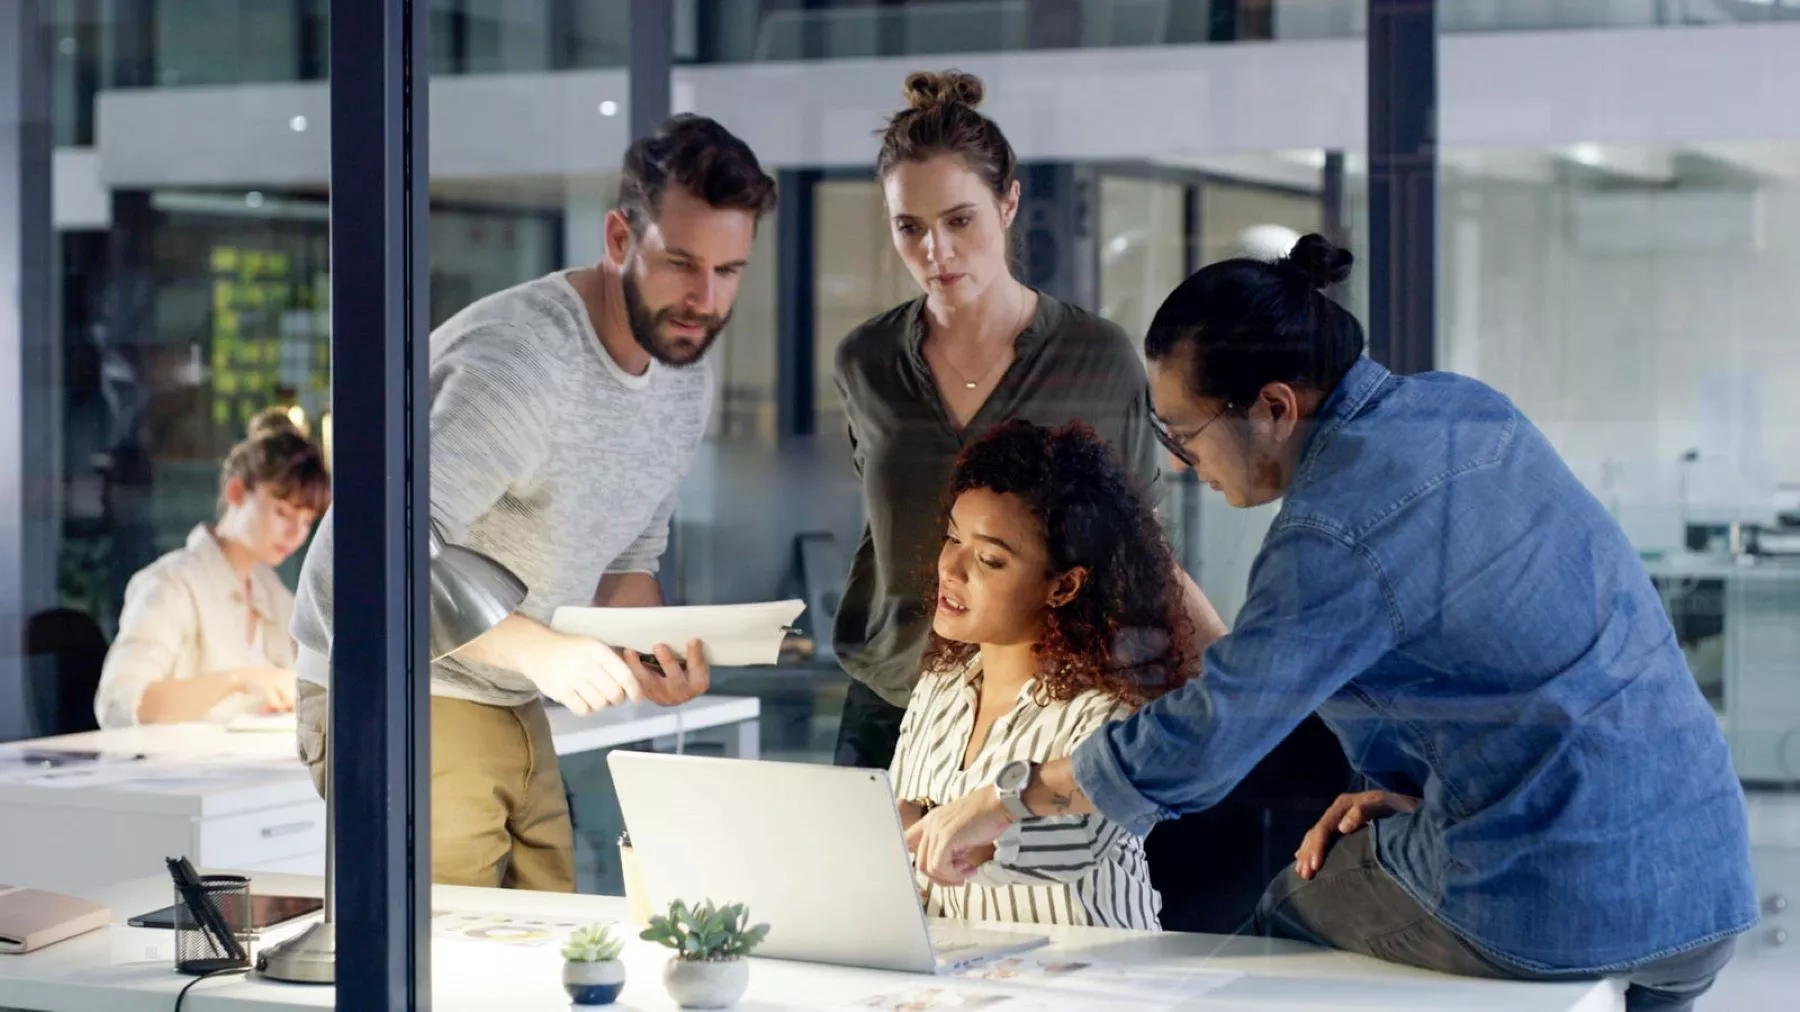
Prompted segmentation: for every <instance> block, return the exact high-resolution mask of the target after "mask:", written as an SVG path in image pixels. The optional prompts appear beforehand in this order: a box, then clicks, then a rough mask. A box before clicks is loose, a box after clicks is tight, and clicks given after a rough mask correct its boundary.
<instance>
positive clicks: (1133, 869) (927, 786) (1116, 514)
mask: <svg viewBox="0 0 1800 1012" xmlns="http://www.w3.org/2000/svg"><path fill="white" fill-rule="evenodd" d="M950 496H951V499H952V503H951V506H950V508H949V509H948V510H947V511H946V512H945V513H944V514H943V519H942V520H941V521H940V523H941V526H940V528H939V532H940V534H939V537H940V540H941V542H942V548H941V549H940V551H939V553H938V564H937V580H936V583H935V586H934V589H933V591H932V593H931V597H932V599H934V600H935V602H936V603H935V606H933V618H932V620H931V630H932V633H931V642H930V646H928V647H927V648H926V651H925V662H924V666H923V672H922V677H921V679H920V682H919V686H918V688H917V689H916V690H915V691H914V692H913V694H912V702H911V703H910V704H909V705H908V706H907V710H906V717H905V719H904V720H902V721H901V724H900V743H899V747H898V749H897V750H896V751H895V754H894V765H893V769H892V771H891V773H892V778H893V784H894V793H895V796H896V797H899V798H905V799H908V800H905V801H902V802H901V805H900V808H901V821H902V822H903V823H905V824H906V825H907V826H908V827H910V826H911V825H912V824H913V823H914V822H917V821H918V820H919V818H920V817H922V816H923V815H924V814H925V812H926V811H928V810H929V809H930V808H931V807H932V806H933V805H936V804H942V803H945V802H949V801H955V800H956V799H958V798H960V797H962V796H963V795H965V794H967V793H969V791H971V790H973V789H974V788H976V787H979V786H981V785H983V784H987V783H991V782H993V781H994V780H995V779H996V778H998V777H1003V776H1004V774H1005V771H1007V770H1012V771H1014V772H1023V768H1024V764H1026V763H1041V762H1048V761H1049V760H1051V759H1060V758H1063V757H1065V756H1067V755H1069V754H1070V753H1071V752H1073V751H1074V750H1075V747H1076V746H1077V745H1080V744H1081V743H1082V742H1083V741H1085V740H1087V738H1088V736H1089V735H1091V734H1093V733H1094V732H1096V731H1098V730H1099V729H1100V728H1101V727H1102V726H1103V725H1105V724H1107V723H1108V722H1110V721H1114V720H1118V719H1120V718H1122V717H1125V716H1128V715H1130V713H1131V712H1132V711H1133V710H1134V709H1136V708H1137V707H1138V706H1141V705H1143V704H1144V703H1146V702H1148V701H1149V700H1151V699H1153V698H1155V697H1156V696H1160V695H1162V694H1163V693H1164V692H1167V691H1168V690H1170V689H1172V688H1174V687H1176V686H1177V685H1179V684H1181V682H1182V680H1183V679H1185V678H1186V677H1187V672H1188V671H1189V670H1191V669H1192V668H1193V667H1194V666H1195V664H1196V662H1197V661H1198V659H1199V655H1198V653H1197V651H1196V648H1195V645H1194V631H1193V624H1194V623H1193V619H1192V618H1190V617H1189V615H1188V613H1187V604H1186V600H1185V597H1186V589H1185V587H1184V586H1183V581H1182V580H1181V579H1180V578H1179V577H1178V575H1177V574H1178V573H1179V572H1180V570H1179V569H1178V568H1177V567H1176V565H1175V560H1174V558H1173V557H1172V556H1171V555H1170V554H1169V549H1168V546H1167V545H1166V544H1164V543H1163V536H1162V528H1161V526H1160V525H1159V524H1158V523H1157V519H1156V513H1155V511H1153V510H1152V509H1151V507H1150V503H1149V502H1148V501H1147V500H1146V499H1145V498H1144V493H1143V491H1142V490H1141V489H1140V488H1138V487H1137V486H1136V485H1135V484H1134V483H1133V482H1132V480H1131V479H1130V478H1128V477H1127V476H1126V475H1125V473H1124V471H1123V470H1121V469H1120V467H1119V465H1118V463H1117V462H1116V460H1114V458H1113V456H1112V453H1111V451H1110V450H1108V448H1107V446H1106V443H1105V442H1103V441H1102V440H1101V439H1100V437H1098V436H1096V435H1094V431H1093V430H1092V429H1090V428H1088V427H1087V426H1086V425H1084V424H1081V423H1075V424H1073V425H1069V426H1067V427H1064V428H1060V429H1055V430H1051V429H1046V428H1042V427H1040V426H1036V425H1032V424H1030V423H1029V422H1023V421H1014V422H1007V423H1005V424H1002V425H999V426H996V427H994V428H993V429H990V430H989V431H988V433H987V435H985V436H983V437H982V438H981V439H980V440H979V441H978V442H976V443H975V444H973V445H972V446H970V447H969V448H968V450H966V451H964V453H963V455H962V457H961V459H960V460H958V462H957V465H956V473H955V476H954V477H953V478H952V479H951V483H950ZM1021 782H1022V781H1021ZM1017 825H1018V831H1016V832H1012V833H1009V834H1007V835H1006V836H1003V837H1002V838H1001V839H1000V841H999V844H998V846H997V847H996V848H994V849H993V850H992V851H989V852H986V853H984V854H983V855H982V857H981V859H980V860H979V861H978V862H977V864H978V865H979V866H978V867H977V868H976V869H975V872H974V874H973V875H972V876H971V878H970V879H969V881H968V883H967V884H965V885H961V886H956V887H931V886H927V887H926V892H925V910H926V912H927V913H928V914H931V915H933V916H938V917H950V918H957V919H972V920H984V921H1013V922H1021V923H1036V924H1082V925H1096V926H1101V927H1113V928H1132V929H1136V930H1140V931H1154V930H1156V929H1157V927H1158V926H1159V922H1158V913H1159V909H1160V907H1161V900H1160V897H1158V895H1157V892H1156V889H1155V888H1154V887H1153V886H1152V884H1151V881H1150V869H1149V866H1148V864H1147V862H1146V859H1145V856H1144V845H1143V841H1142V840H1140V839H1139V838H1138V837H1136V836H1134V835H1132V834H1131V833H1129V832H1127V831H1126V830H1125V829H1124V827H1122V826H1120V825H1119V824H1118V823H1116V822H1111V821H1109V820H1107V819H1103V818H1100V817H1098V816H1091V815H1071V816H1066V817H1058V818H1048V819H1033V820H1031V821H1029V822H1021V823H1019V824H1017Z"/></svg>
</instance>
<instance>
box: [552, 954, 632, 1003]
mask: <svg viewBox="0 0 1800 1012" xmlns="http://www.w3.org/2000/svg"><path fill="white" fill-rule="evenodd" d="M563 990H565V991H567V992H569V998H570V1000H572V1001H574V1002H575V1004H577V1005H611V1004H612V1003H613V1002H615V1001H617V1000H618V998H619V992H621V991H623V990H625V964H624V963H621V962H619V961H618V960H616V959H609V960H605V961H602V962H596V963H576V962H571V961H568V960H564V961H563Z"/></svg>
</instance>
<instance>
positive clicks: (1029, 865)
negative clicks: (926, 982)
mask: <svg viewBox="0 0 1800 1012" xmlns="http://www.w3.org/2000/svg"><path fill="white" fill-rule="evenodd" d="M1036 693H1037V682H1036V681H1035V680H1033V681H1029V682H1026V683H1025V685H1024V687H1023V688H1021V689H1020V690H1019V698H1018V700H1017V701H1016V702H1015V703H1014V704H1013V708H1012V710H1011V711H1009V712H1008V713H1006V714H1004V715H1003V716H1001V717H1000V718H999V719H998V720H996V721H994V723H993V726H992V727H990V728H989V729H988V734H987V740H986V741H984V742H983V743H982V745H981V750H980V751H979V752H978V753H976V755H975V758H974V761H973V762H971V763H970V764H969V767H968V769H966V770H965V769H963V755H964V753H965V752H966V751H967V749H968V745H969V736H970V735H971V734H972V733H973V732H974V729H975V714H976V711H977V710H978V709H979V703H980V700H981V659H980V657H979V656H977V657H976V658H975V659H974V660H972V661H971V662H970V663H969V664H968V665H967V666H965V667H964V668H962V669H961V670H958V671H951V672H948V673H937V674H934V673H932V672H926V674H925V677H923V678H921V679H920V680H919V684H918V686H917V687H916V688H915V689H913V694H912V700H911V701H910V702H909V703H908V704H907V707H906V716H905V717H904V718H902V719H901V722H900V742H899V744H898V746H897V747H896V748H895V751H894V763H893V766H892V768H891V769H890V773H889V775H890V776H891V777H892V779H893V783H894V796H895V797H897V798H899V799H901V800H903V801H918V800H927V801H931V802H932V803H934V804H939V805H942V804H948V803H949V802H952V801H955V800H957V799H958V798H961V797H963V796H964V795H966V794H968V793H970V792H971V791H974V790H977V789H979V788H981V787H985V786H987V785H989V784H991V783H993V780H994V775H995V774H996V773H998V772H999V770H1000V767H1002V766H1004V765H1006V764H1007V763H1009V762H1011V761H1013V760H1014V759H1030V760H1032V761H1034V762H1040V763H1042V762H1049V761H1050V760H1052V759H1062V758H1065V757H1067V756H1068V755H1070V754H1071V753H1073V752H1074V751H1075V747H1076V746H1077V745H1080V744H1081V743H1082V742H1083V741H1085V740H1087V737H1088V736H1089V735H1091V734H1093V733H1094V732H1095V731H1098V730H1099V729H1100V728H1101V727H1102V726H1104V725H1105V724H1107V723H1109V722H1111V721H1114V720H1120V719H1123V718H1124V717H1127V716H1130V714H1131V707H1130V706H1127V705H1126V704H1124V703H1122V702H1119V701H1118V700H1116V699H1114V698H1112V697H1111V696H1108V695H1106V694H1104V693H1102V692H1099V691H1097V690H1096V691H1089V692H1084V693H1082V694H1081V695H1079V696H1076V697H1075V698H1074V699H1072V700H1069V701H1068V702H1066V703H1059V702H1047V703H1043V704H1040V703H1039V701H1038V699H1037V698H1036ZM919 883H920V887H921V888H923V889H925V890H926V892H925V911H926V913H928V914H930V915H932V916H936V917H949V918H956V919H970V920H984V921H1003V922H1015V923H1026V924H1081V925H1095V926H1099V927H1113V928H1135V929H1138V930H1143V931H1155V930H1158V929H1159V928H1160V926H1161V925H1160V924H1159V922H1158V919H1157V915H1158V913H1159V912H1160V910H1161V909H1162V898H1161V897H1160V896H1158V895H1157V892H1156V890H1155V889H1154V888H1153V887H1152V886H1151V885H1150V866H1149V864H1148V863H1147V862H1146V861H1145V858H1144V844H1143V841H1142V840H1140V839H1139V838H1138V837H1136V836H1134V835H1132V834H1131V833H1129V832H1127V831H1126V830H1125V828H1124V827H1123V826H1120V825H1119V824H1118V823H1115V822H1111V821H1108V820H1107V819H1105V818H1104V817H1102V816H1100V815H1055V816H1049V817H1046V818H1040V819H1027V820H1024V821H1022V822H1016V823H1014V824H1013V825H1012V827H1011V828H1010V829H1008V830H1007V831H1006V833H1005V834H1004V835H1003V836H1001V837H1000V839H999V840H998V841H996V844H995V854H994V859H993V860H992V861H989V862H988V863H986V864H984V865H982V866H981V867H980V868H978V869H976V872H975V875H974V876H973V877H972V878H970V880H969V883H968V884H967V885H964V886H960V887H956V888H945V887H943V886H934V885H932V884H931V883H930V882H929V880H927V879H925V878H924V877H922V876H921V877H920V879H919Z"/></svg>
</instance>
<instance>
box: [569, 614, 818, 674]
mask: <svg viewBox="0 0 1800 1012" xmlns="http://www.w3.org/2000/svg"><path fill="white" fill-rule="evenodd" d="M805 610H806V602H805V601H797V600H796V601H768V602H763V603H759V604H715V605H698V606H689V607H678V608H573V607H563V608H558V609H556V614H555V615H553V616H551V619H550V628H552V629H555V630H556V631H557V632H560V633H567V634H569V635H571V636H587V637H590V638H592V639H597V640H599V641H600V642H602V643H605V644H606V645H608V646H611V647H616V648H619V649H624V650H634V651H636V652H638V653H640V654H646V655H653V652H654V651H655V649H656V646H657V644H659V643H660V644H664V645H666V646H668V648H669V649H671V650H673V651H675V653H676V654H677V655H682V654H684V653H685V652H686V650H687V642H688V641H689V640H694V639H697V640H700V641H701V642H702V643H704V644H705V645H706V661H707V663H708V664H711V665H712V666H713V667H726V668H738V667H753V666H758V665H770V664H774V663H775V662H776V661H777V660H779V659H780V657H781V643H782V641H783V640H785V639H786V638H787V636H788V633H789V632H790V631H792V627H793V624H794V621H795V620H796V619H798V618H799V617H800V613H801V612H803V611H805Z"/></svg>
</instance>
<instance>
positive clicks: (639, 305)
mask: <svg viewBox="0 0 1800 1012" xmlns="http://www.w3.org/2000/svg"><path fill="white" fill-rule="evenodd" d="M620 280H621V281H622V282H623V283H624V288H625V318H626V319H627V320H628V321H630V323H631V336H632V337H633V338H635V339H636V340H637V343H638V347H640V348H642V349H644V350H645V351H647V352H649V353H650V357H651V358H653V359H655V360H657V361H658V362H661V363H662V364H663V365H666V366H669V367H671V368H674V369H683V368H686V367H688V366H690V365H693V364H694V363H696V362H698V361H700V360H701V359H702V358H705V357H706V351H707V349H709V348H711V347H712V344H713V341H714V340H716V339H717V338H718V336H719V331H721V330H723V329H725V324H727V323H729V322H731V314H730V313H726V314H725V315H724V316H691V315H688V314H686V313H683V312H681V311H680V310H679V309H678V308H677V307H675V306H667V307H665V308H662V309H658V310H655V311H654V312H653V311H651V309H650V307H649V306H647V305H645V304H644V293H643V292H642V291H640V290H639V289H638V284H637V278H635V277H633V276H632V273H631V271H629V270H627V271H625V272H624V275H623V277H622V278H621V279H620ZM667 323H682V324H690V325H697V326H699V327H701V328H703V333H704V336H702V337H701V338H700V339H699V340H698V341H694V340H692V339H690V338H686V337H667V336H665V335H664V334H663V332H662V328H663V325H664V324H667Z"/></svg>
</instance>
